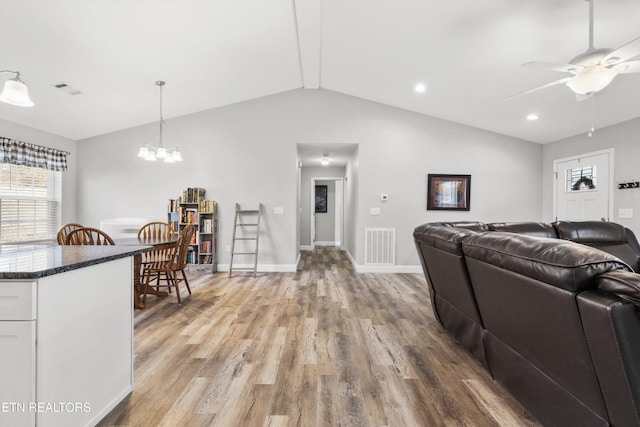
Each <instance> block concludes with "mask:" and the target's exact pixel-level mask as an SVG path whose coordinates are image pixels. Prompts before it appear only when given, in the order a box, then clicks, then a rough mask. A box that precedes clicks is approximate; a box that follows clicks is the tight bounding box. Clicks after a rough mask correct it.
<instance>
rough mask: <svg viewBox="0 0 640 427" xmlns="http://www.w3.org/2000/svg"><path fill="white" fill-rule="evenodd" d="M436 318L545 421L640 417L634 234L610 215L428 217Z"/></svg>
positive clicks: (424, 237)
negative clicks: (602, 218)
mask: <svg viewBox="0 0 640 427" xmlns="http://www.w3.org/2000/svg"><path fill="white" fill-rule="evenodd" d="M414 239H415V243H416V247H417V249H418V253H419V255H420V260H421V262H422V267H423V270H424V273H425V276H426V279H427V282H428V285H429V291H430V295H431V300H432V304H433V310H434V314H435V316H436V318H437V320H438V321H439V322H440V324H441V325H442V326H443V327H444V328H445V329H446V330H447V331H449V332H450V333H451V334H452V335H453V336H454V337H455V338H456V339H457V340H458V341H459V342H460V344H462V345H463V346H464V347H465V348H467V349H468V350H469V351H470V352H471V353H472V354H473V355H474V356H475V357H476V358H477V359H478V360H479V361H480V362H481V363H482V364H483V365H484V366H485V367H486V368H487V369H488V370H489V371H490V373H491V374H492V376H493V377H494V378H495V379H496V380H498V381H499V382H501V383H502V384H503V385H504V386H505V388H506V389H507V390H509V391H510V392H511V394H512V395H513V396H514V397H516V398H517V399H518V400H519V401H520V402H521V403H522V404H523V406H524V407H525V408H527V410H528V411H529V412H530V413H531V414H532V415H534V416H535V417H536V418H538V420H539V421H540V422H541V423H543V424H544V425H548V426H609V425H611V426H640V275H638V274H637V273H635V272H634V271H640V245H638V241H637V240H636V237H635V236H634V234H633V232H632V231H631V230H629V229H626V228H624V227H622V226H621V225H619V224H614V223H609V222H567V221H561V222H556V223H553V224H544V223H492V224H484V223H480V222H454V223H442V222H441V223H429V224H424V225H421V226H419V227H417V228H416V229H415V231H414Z"/></svg>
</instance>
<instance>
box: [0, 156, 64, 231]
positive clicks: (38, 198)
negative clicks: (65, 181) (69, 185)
mask: <svg viewBox="0 0 640 427" xmlns="http://www.w3.org/2000/svg"><path fill="white" fill-rule="evenodd" d="M61 174H62V173H61V172H57V171H53V170H47V169H42V168H39V167H30V166H22V165H14V164H8V163H4V164H2V166H0V243H14V242H30V241H38V240H48V239H55V235H56V233H57V230H58V228H59V226H60V221H59V217H60V200H61V180H62V176H61Z"/></svg>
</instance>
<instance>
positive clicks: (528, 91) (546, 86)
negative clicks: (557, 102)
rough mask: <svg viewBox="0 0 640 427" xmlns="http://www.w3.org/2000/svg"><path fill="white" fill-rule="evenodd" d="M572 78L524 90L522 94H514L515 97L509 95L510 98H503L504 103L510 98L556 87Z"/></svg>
mask: <svg viewBox="0 0 640 427" xmlns="http://www.w3.org/2000/svg"><path fill="white" fill-rule="evenodd" d="M572 78H573V77H565V78H564V79H560V80H556V81H554V82H551V83H547V84H546V85H542V86H538V87H534V88H532V89H528V90H525V91H524V92H519V93H516V94H515V95H511V96H508V97H506V98H505V101H506V100H509V99H511V98H515V97H517V96H521V95H526V94H528V93H531V92H535V91H538V90H540V89H546V88H548V87H551V86H556V85H560V84H562V83H566V82H568V81H569V80H571V79H572Z"/></svg>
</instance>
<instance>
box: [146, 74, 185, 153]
mask: <svg viewBox="0 0 640 427" xmlns="http://www.w3.org/2000/svg"><path fill="white" fill-rule="evenodd" d="M156 85H157V86H158V87H160V142H159V144H158V147H157V148H156V147H154V146H153V145H149V144H144V145H143V146H142V147H140V150H139V151H138V157H140V158H143V159H145V160H148V161H150V162H155V161H156V160H157V159H161V160H164V162H165V163H175V162H181V161H182V154H181V153H180V150H179V149H178V147H176V148H165V147H164V145H163V143H162V125H164V118H163V117H162V87H163V86H164V85H165V82H163V81H161V80H159V81H157V82H156Z"/></svg>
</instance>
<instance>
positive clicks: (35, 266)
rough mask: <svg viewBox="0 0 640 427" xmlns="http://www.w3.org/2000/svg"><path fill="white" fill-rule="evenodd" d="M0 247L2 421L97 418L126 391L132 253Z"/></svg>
mask: <svg viewBox="0 0 640 427" xmlns="http://www.w3.org/2000/svg"><path fill="white" fill-rule="evenodd" d="M149 250H151V246H57V245H0V355H1V356H0V360H1V361H2V363H0V426H5V425H7V426H12V427H18V426H27V427H33V426H36V425H37V426H46V427H58V426H60V427H75V426H78V427H84V426H93V425H96V424H97V423H98V422H99V421H100V420H101V419H102V418H103V417H104V416H105V415H106V414H108V413H109V411H111V410H112V409H113V408H114V407H115V406H116V405H117V404H118V403H119V402H121V401H122V400H123V399H124V398H125V397H126V396H127V395H128V394H129V393H131V391H132V390H133V310H134V309H133V306H134V304H133V292H132V290H133V277H134V275H133V273H134V256H135V255H138V254H140V253H142V252H146V251H149Z"/></svg>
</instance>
